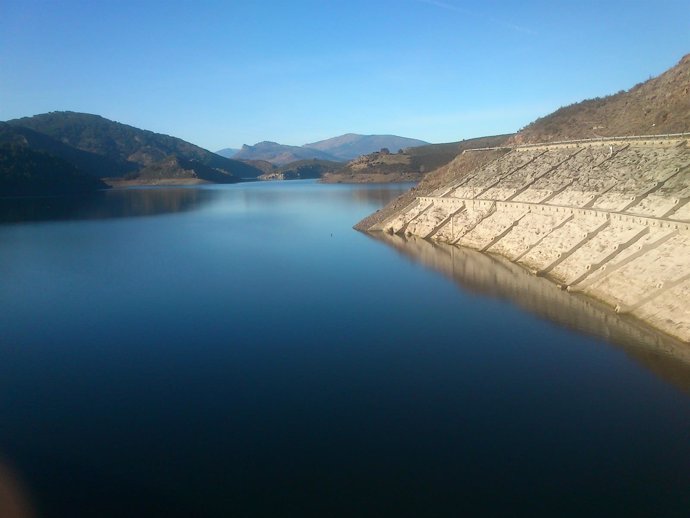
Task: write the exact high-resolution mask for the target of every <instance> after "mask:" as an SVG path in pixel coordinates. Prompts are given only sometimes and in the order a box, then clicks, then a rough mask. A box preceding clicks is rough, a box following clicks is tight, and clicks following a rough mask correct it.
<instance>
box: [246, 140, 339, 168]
mask: <svg viewBox="0 0 690 518" xmlns="http://www.w3.org/2000/svg"><path fill="white" fill-rule="evenodd" d="M233 158H234V159H235V160H265V161H267V162H271V163H272V164H275V165H278V166H281V165H286V164H289V163H290V162H297V161H299V160H312V159H318V160H331V161H333V160H335V158H334V157H333V156H332V155H330V154H328V153H325V152H323V151H319V150H318V149H309V148H305V147H300V146H287V145H284V144H278V143H277V142H269V141H264V142H259V143H258V144H255V145H253V146H248V145H246V144H245V145H244V146H242V149H240V150H239V151H238V152H237V153H235V155H234V156H233Z"/></svg>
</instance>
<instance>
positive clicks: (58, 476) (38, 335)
mask: <svg viewBox="0 0 690 518" xmlns="http://www.w3.org/2000/svg"><path fill="white" fill-rule="evenodd" d="M408 188H409V186H386V187H380V186H347V185H321V184H317V183H314V182H309V181H299V182H280V183H251V184H237V185H227V186H200V187H193V188H170V189H132V190H121V191H112V192H105V193H101V195H100V196H97V197H95V198H91V199H88V200H84V201H82V202H81V203H79V204H75V203H71V202H65V201H64V200H59V199H53V200H51V201H50V202H49V203H47V202H46V201H45V200H43V201H41V202H31V201H28V200H13V201H11V202H10V201H7V200H2V201H0V206H2V214H3V220H4V221H5V222H4V223H3V224H1V225H0V269H1V271H2V283H1V284H0V308H2V312H1V315H0V464H1V465H2V469H0V472H1V473H2V475H0V484H4V485H3V487H8V486H10V484H9V483H8V482H7V480H8V479H10V478H11V479H12V481H13V483H12V484H11V486H12V487H13V488H15V489H14V491H15V492H19V493H21V495H22V498H23V499H24V500H25V501H27V502H28V504H27V505H29V506H30V507H32V508H33V509H35V511H36V514H37V515H38V516H46V517H59V516H147V517H148V516H150V517H156V516H161V517H162V516H166V517H169V516H200V517H220V516H269V515H271V516H317V515H318V516H362V515H364V516H367V515H369V516H389V515H391V516H457V515H461V514H467V515H472V516H556V515H557V516H583V515H586V516H613V515H658V516H683V515H684V513H686V511H687V509H688V506H690V495H689V494H688V491H687V488H688V487H690V472H689V471H688V469H687V467H688V465H690V441H689V440H688V438H689V437H688V430H690V393H689V392H688V369H687V366H686V362H685V361H684V359H683V358H682V357H681V356H682V355H680V356H679V355H678V354H675V351H676V350H675V349H674V347H675V346H676V345H677V344H670V345H669V344H668V343H667V342H664V341H663V340H662V339H661V338H660V337H658V336H656V335H650V334H647V333H645V332H644V331H638V330H636V329H634V328H633V327H630V325H629V324H628V323H627V322H626V321H625V320H616V319H618V318H619V317H617V316H615V315H611V316H610V318H611V319H612V320H609V321H607V322H606V325H602V321H601V319H602V318H604V317H603V316H602V314H595V310H594V309H592V310H591V311H590V309H591V308H589V307H587V308H583V307H580V306H578V304H577V303H573V305H572V307H568V306H567V305H566V306H564V304H566V302H564V301H565V300H566V299H561V298H557V299H548V298H545V297H548V295H544V293H540V292H538V290H537V291H535V289H536V288H533V287H532V285H529V286H527V287H526V288H519V287H518V288H516V287H513V288H510V287H506V286H507V285H509V283H508V284H506V282H504V281H503V280H501V279H502V278H504V277H505V276H506V274H505V268H504V267H503V266H501V265H492V264H490V261H488V262H487V260H484V259H479V258H477V257H475V256H471V257H460V256H458V257H453V258H451V259H450V260H449V259H448V251H447V250H445V249H444V248H443V247H436V246H431V245H429V243H428V242H426V241H423V240H420V241H419V242H415V241H414V240H409V241H408V242H406V243H399V242H398V243H381V242H379V241H377V240H374V239H371V238H370V237H368V236H367V235H365V234H361V233H359V232H356V231H353V230H352V229H351V226H352V225H353V224H354V223H355V222H357V221H359V220H360V219H361V218H362V217H363V216H365V215H366V214H369V213H371V212H373V211H375V210H376V209H377V208H379V207H382V206H383V205H384V204H385V203H386V202H387V201H388V200H390V199H392V198H394V197H395V196H397V195H398V194H400V193H401V192H403V191H404V190H406V189H408ZM394 237H395V236H394ZM403 241H404V240H403ZM391 245H393V246H391ZM411 249H415V250H418V251H417V252H414V253H413V252H409V250H411ZM401 252H402V253H401ZM453 253H456V254H461V253H462V252H457V251H456V252H453ZM461 264H462V265H466V266H468V268H466V270H471V271H476V272H477V273H478V275H479V277H478V276H474V277H472V276H469V277H468V276H467V275H465V276H464V277H462V279H458V278H457V277H455V276H453V275H452V273H453V270H454V269H455V271H456V272H457V271H458V269H460V266H459V265H461ZM443 265H446V266H443ZM472 265H476V268H474V267H472V268H469V267H470V266H472ZM430 266H431V268H430ZM447 267H450V272H451V274H450V275H449V274H448V271H449V270H448V268H447ZM444 268H445V269H444ZM502 268H503V269H502ZM439 271H442V272H443V273H444V274H439V273H438V272H439ZM448 277H451V278H452V279H453V280H452V281H450V282H449V279H448ZM480 277H481V281H480ZM518 279H520V278H519V277H518ZM518 284H519V283H518ZM511 290H512V294H513V296H507V294H506V293H507V292H509V291H511ZM559 293H560V292H559ZM561 296H568V294H565V293H560V294H559V295H558V297H561ZM568 300H572V298H571V299H568Z"/></svg>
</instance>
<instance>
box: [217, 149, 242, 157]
mask: <svg viewBox="0 0 690 518" xmlns="http://www.w3.org/2000/svg"><path fill="white" fill-rule="evenodd" d="M238 151H239V149H237V148H233V147H224V148H223V149H219V150H218V151H216V155H220V156H224V157H225V158H232V157H234V156H235V153H237V152H238Z"/></svg>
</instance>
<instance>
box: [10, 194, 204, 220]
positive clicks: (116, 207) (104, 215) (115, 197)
mask: <svg viewBox="0 0 690 518" xmlns="http://www.w3.org/2000/svg"><path fill="white" fill-rule="evenodd" d="M217 196H218V191H214V190H212V189H199V188H185V187H175V188H138V189H113V190H110V191H99V192H96V193H93V194H88V195H82V196H54V197H40V198H0V223H23V222H28V221H33V222H37V221H55V220H89V219H111V218H131V217H141V216H156V215H161V214H171V213H176V212H188V211H192V210H196V209H198V208H200V207H202V206H204V205H206V204H208V203H211V202H212V201H213V200H214V199H215V198H216V197H217Z"/></svg>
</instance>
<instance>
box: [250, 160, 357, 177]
mask: <svg viewBox="0 0 690 518" xmlns="http://www.w3.org/2000/svg"><path fill="white" fill-rule="evenodd" d="M342 166H343V164H342V163H341V162H331V161H329V160H317V159H312V160H299V161H297V162H292V163H290V164H287V165H284V166H282V167H278V168H276V169H274V170H273V171H270V172H267V173H264V174H263V175H261V176H260V177H259V178H260V179H261V180H305V179H308V178H321V177H322V176H323V175H324V174H326V173H328V172H331V171H336V170H338V169H340V168H341V167H342Z"/></svg>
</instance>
